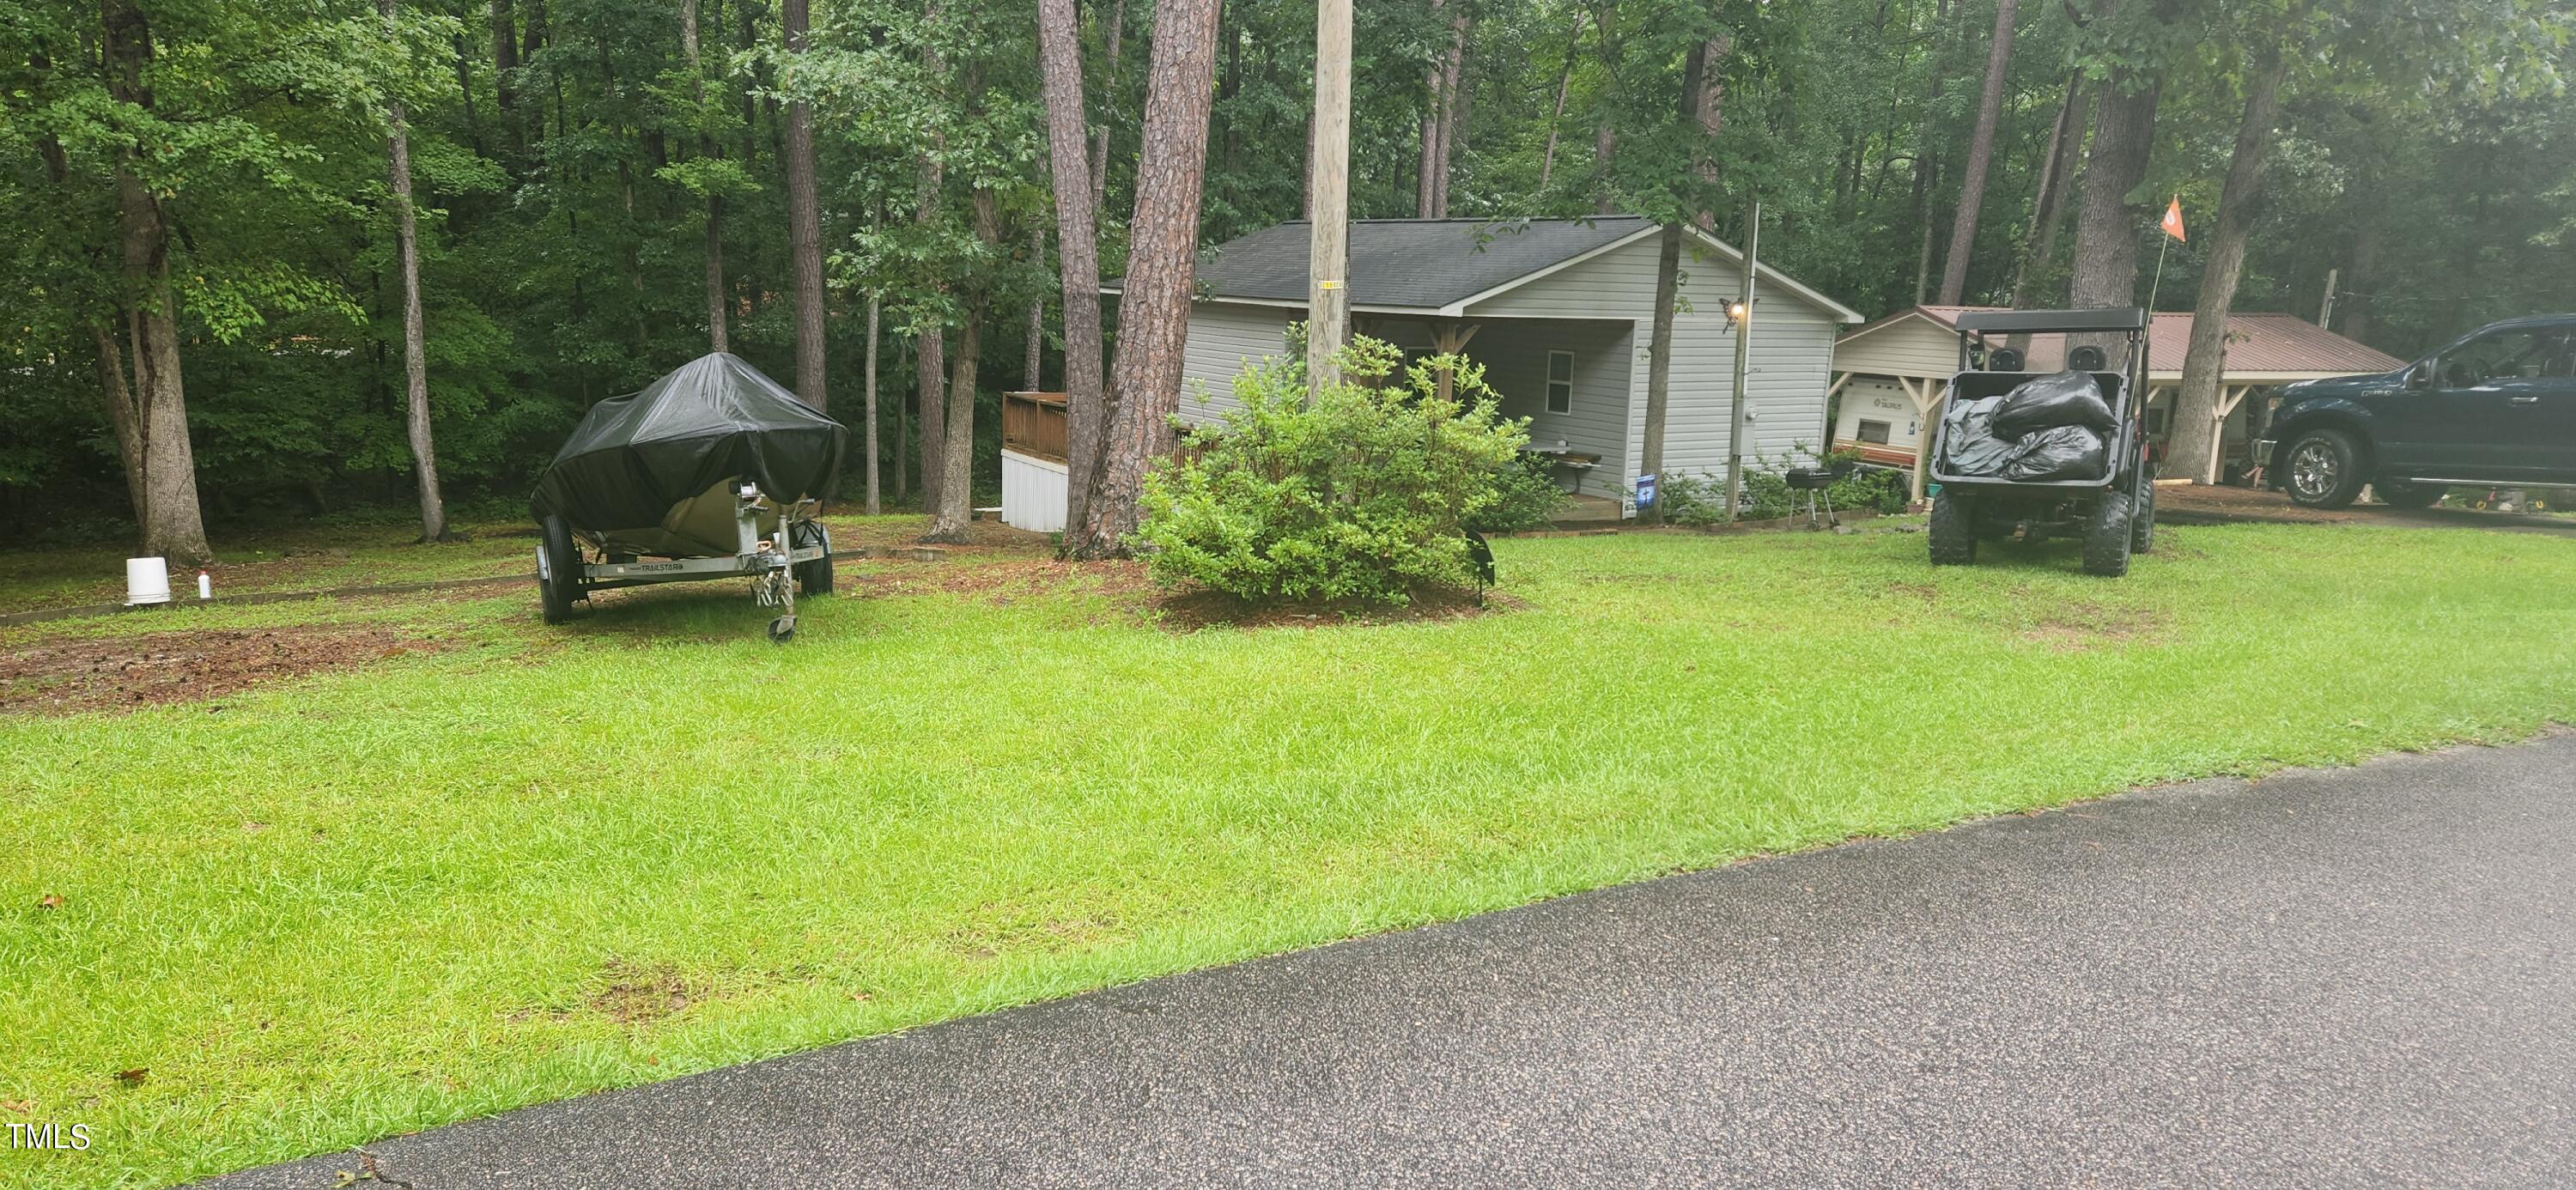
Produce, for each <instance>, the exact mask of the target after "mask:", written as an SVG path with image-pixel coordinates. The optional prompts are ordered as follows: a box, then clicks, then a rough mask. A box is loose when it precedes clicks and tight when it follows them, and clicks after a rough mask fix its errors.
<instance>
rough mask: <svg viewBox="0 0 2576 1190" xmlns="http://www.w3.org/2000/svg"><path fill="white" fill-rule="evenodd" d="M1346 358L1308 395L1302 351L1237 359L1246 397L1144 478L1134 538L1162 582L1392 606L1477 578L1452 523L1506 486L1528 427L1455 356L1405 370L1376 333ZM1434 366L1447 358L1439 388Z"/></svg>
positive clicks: (1265, 597) (1483, 506)
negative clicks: (1448, 373)
mask: <svg viewBox="0 0 2576 1190" xmlns="http://www.w3.org/2000/svg"><path fill="white" fill-rule="evenodd" d="M1341 358H1342V367H1343V374H1344V379H1343V380H1342V382H1340V383H1337V384H1332V385H1327V386H1324V387H1323V389H1322V390H1321V391H1319V392H1317V393H1316V394H1315V395H1314V398H1313V400H1312V401H1309V400H1308V399H1307V393H1306V370H1305V364H1304V353H1303V352H1296V353H1294V354H1292V355H1291V356H1290V357H1289V358H1288V359H1286V360H1284V361H1280V362H1274V363H1266V364H1261V365H1256V366H1254V367H1252V368H1250V369H1248V370H1246V371H1245V372H1244V373H1243V375H1241V376H1239V377H1236V378H1235V382H1234V395H1235V399H1236V400H1238V401H1240V402H1242V405H1243V408H1242V409H1240V410H1238V411H1235V412H1232V413H1229V414H1227V415H1226V417H1225V418H1224V420H1223V422H1222V423H1221V424H1220V425H1217V426H1213V427H1200V428H1198V429H1195V430H1192V431H1190V433H1189V436H1188V446H1189V448H1190V449H1187V450H1184V451H1183V452H1182V453H1181V456H1180V461H1178V462H1176V463H1172V464H1167V465H1165V466H1163V467H1160V468H1158V469H1156V470H1155V471H1154V472H1152V473H1151V474H1149V475H1147V476H1146V479H1145V490H1144V493H1143V498H1142V501H1141V503H1142V505H1143V511H1144V522H1143V524H1142V526H1141V527H1140V528H1139V529H1138V530H1137V537H1138V538H1139V539H1140V540H1141V541H1143V542H1144V543H1145V544H1146V545H1148V546H1150V547H1151V548H1152V550H1153V553H1152V555H1151V560H1150V565H1151V567H1152V570H1153V574H1154V577H1155V578H1156V580H1158V581H1160V582H1164V583H1166V584H1180V583H1195V584H1198V585H1201V586H1205V587H1209V588H1213V589H1215V590H1219V591H1224V592H1226V593H1228V594H1231V595H1234V596H1236V597H1238V598H1242V599H1246V600H1251V601H1255V602H1265V603H1266V602H1279V601H1288V600H1296V601H1321V602H1330V601H1336V600H1346V599H1355V600H1370V601H1376V602H1383V603H1394V604H1400V603H1404V602H1406V601H1407V599H1408V597H1409V593H1410V592H1411V591H1413V590H1415V589H1417V588H1422V587H1433V586H1446V587H1457V586H1464V585H1466V584H1467V583H1468V582H1469V581H1470V580H1471V579H1472V577H1473V576H1472V574H1471V573H1470V571H1469V570H1468V566H1467V546H1466V539H1465V537H1464V536H1463V535H1462V532H1461V531H1462V530H1463V528H1464V527H1465V526H1466V524H1467V523H1468V522H1469V520H1470V519H1471V518H1474V517H1476V516H1478V515H1479V514H1481V513H1484V512H1486V511H1487V510H1489V509H1491V508H1493V507H1494V506H1495V504H1496V503H1497V501H1498V500H1499V499H1500V496H1499V494H1498V493H1497V490H1496V483H1495V476H1496V475H1498V474H1500V473H1501V472H1502V471H1503V470H1504V469H1505V468H1506V467H1509V466H1511V465H1513V463H1514V457H1515V456H1516V455H1517V454H1518V452H1519V451H1520V448H1521V447H1522V446H1524V445H1526V444H1527V443H1528V441H1529V432H1528V429H1527V427H1526V426H1525V425H1524V423H1522V422H1519V421H1508V420H1504V419H1503V418H1501V417H1500V416H1499V415H1498V414H1497V412H1496V406H1497V402H1496V400H1495V397H1494V393H1493V390H1492V389H1490V388H1487V387H1486V386H1485V383H1484V370H1483V369H1482V368H1479V367H1477V366H1476V365H1475V364H1473V363H1470V362H1468V361H1467V360H1465V359H1461V358H1457V357H1440V358H1437V359H1432V360H1424V361H1421V362H1418V363H1415V364H1414V365H1413V366H1412V368H1411V369H1409V370H1408V371H1407V372H1406V373H1405V374H1404V375H1403V377H1402V378H1401V379H1400V380H1399V379H1397V378H1396V377H1395V375H1394V373H1395V369H1396V366H1397V363H1398V362H1399V361H1400V360H1401V358H1402V356H1401V355H1400V353H1398V352H1397V351H1396V349H1395V348H1393V347H1391V346H1389V345H1387V344H1385V343H1380V342H1377V341H1375V340H1370V339H1358V340H1355V341H1354V342H1353V343H1352V344H1351V346H1350V347H1348V348H1345V349H1344V351H1343V353H1342V357H1341ZM1442 365H1446V366H1448V367H1450V368H1452V369H1454V371H1455V382H1454V383H1453V385H1452V391H1453V393H1454V394H1455V395H1454V396H1452V397H1451V398H1450V399H1446V400H1444V399H1442V398H1441V397H1440V396H1439V395H1438V392H1437V385H1436V381H1435V371H1434V369H1435V368H1436V367H1438V366H1442ZM1193 456H1194V457H1193Z"/></svg>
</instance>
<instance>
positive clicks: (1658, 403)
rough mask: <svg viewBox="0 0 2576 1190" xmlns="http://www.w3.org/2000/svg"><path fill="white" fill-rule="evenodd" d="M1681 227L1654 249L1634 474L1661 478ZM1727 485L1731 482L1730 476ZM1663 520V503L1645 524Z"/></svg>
mask: <svg viewBox="0 0 2576 1190" xmlns="http://www.w3.org/2000/svg"><path fill="white" fill-rule="evenodd" d="M1681 274H1682V225H1681V224H1680V223H1679V222H1678V221H1676V222H1672V223H1667V224H1665V225H1664V234H1663V238H1662V239H1661V240H1659V241H1658V242H1657V246H1656V249H1655V320H1654V337H1653V338H1652V339H1650V340H1648V342H1647V346H1646V432H1645V440H1644V442H1643V443H1641V444H1640V445H1639V446H1638V449H1637V474H1639V475H1653V476H1657V477H1659V482H1660V477H1661V476H1662V474H1663V470H1664V421H1665V410H1666V408H1667V407H1668V406H1669V404H1670V403H1671V394H1672V388H1673V307H1675V306H1678V305H1680V304H1681ZM1727 478H1728V482H1730V483H1732V482H1734V477H1733V476H1729V477H1727ZM1662 519H1663V501H1662V500H1660V499H1659V500H1657V501H1655V503H1654V504H1653V505H1652V506H1650V508H1649V509H1648V510H1647V512H1646V520H1647V522H1648V523H1650V524H1651V523H1654V522H1657V521H1661V520H1662Z"/></svg>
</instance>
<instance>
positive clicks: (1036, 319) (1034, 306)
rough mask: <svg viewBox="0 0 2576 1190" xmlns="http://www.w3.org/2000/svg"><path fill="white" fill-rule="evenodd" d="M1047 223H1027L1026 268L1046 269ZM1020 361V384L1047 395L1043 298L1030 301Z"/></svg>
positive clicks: (1037, 221)
mask: <svg viewBox="0 0 2576 1190" xmlns="http://www.w3.org/2000/svg"><path fill="white" fill-rule="evenodd" d="M1046 243H1047V236H1046V222H1045V220H1044V219H1043V217H1041V218H1038V219H1033V220H1031V221H1030V222H1029V264H1030V265H1031V266H1032V267H1034V268H1041V269H1043V268H1045V267H1046ZM1024 346H1025V350H1026V354H1025V355H1024V356H1023V357H1022V359H1021V375H1020V384H1021V385H1022V387H1023V388H1024V389H1025V390H1026V391H1028V392H1033V393H1035V392H1044V391H1046V295H1045V294H1043V293H1041V294H1039V295H1038V296H1036V297H1032V298H1030V299H1029V333H1028V342H1027V343H1026V344H1025V345H1024Z"/></svg>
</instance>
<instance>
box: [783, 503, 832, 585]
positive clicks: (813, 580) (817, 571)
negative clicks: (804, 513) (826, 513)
mask: <svg viewBox="0 0 2576 1190" xmlns="http://www.w3.org/2000/svg"><path fill="white" fill-rule="evenodd" d="M797 539H801V540H797ZM790 540H791V543H792V544H793V545H795V547H796V548H798V549H803V548H804V547H806V546H809V545H820V546H822V547H823V556H822V557H820V558H816V559H814V560H813V561H811V562H799V563H797V564H796V593H797V594H799V595H802V596H804V597H806V598H808V599H820V598H822V597H823V596H826V595H829V594H831V593H832V531H831V530H830V529H826V528H824V527H823V526H822V525H820V524H818V523H816V522H813V521H804V522H801V523H799V524H798V525H797V527H796V529H795V531H794V533H793V534H792V536H791V539H790Z"/></svg>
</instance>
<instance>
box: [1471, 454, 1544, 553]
mask: <svg viewBox="0 0 2576 1190" xmlns="http://www.w3.org/2000/svg"><path fill="white" fill-rule="evenodd" d="M1565 502H1566V495H1565V489H1563V488H1560V487H1558V486H1556V463H1555V461H1554V460H1551V459H1549V458H1548V457H1547V456H1545V455H1534V454H1530V453H1529V452H1527V451H1523V452H1521V453H1519V454H1516V455H1513V456H1512V461H1511V462H1509V463H1505V464H1504V465H1503V469H1502V470H1500V471H1497V472H1495V473H1494V502H1493V503H1492V504H1489V505H1487V506H1485V507H1484V508H1483V509H1482V510H1480V511H1478V512H1476V513H1475V514H1474V515H1472V516H1469V517H1468V518H1467V527H1468V528H1470V529H1473V530H1475V531H1476V532H1478V533H1518V532H1521V531H1522V530H1525V529H1544V528H1546V527H1547V524H1548V521H1549V520H1550V519H1551V518H1553V517H1554V516H1555V515H1556V512H1557V510H1558V509H1560V508H1563V507H1565Z"/></svg>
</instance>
